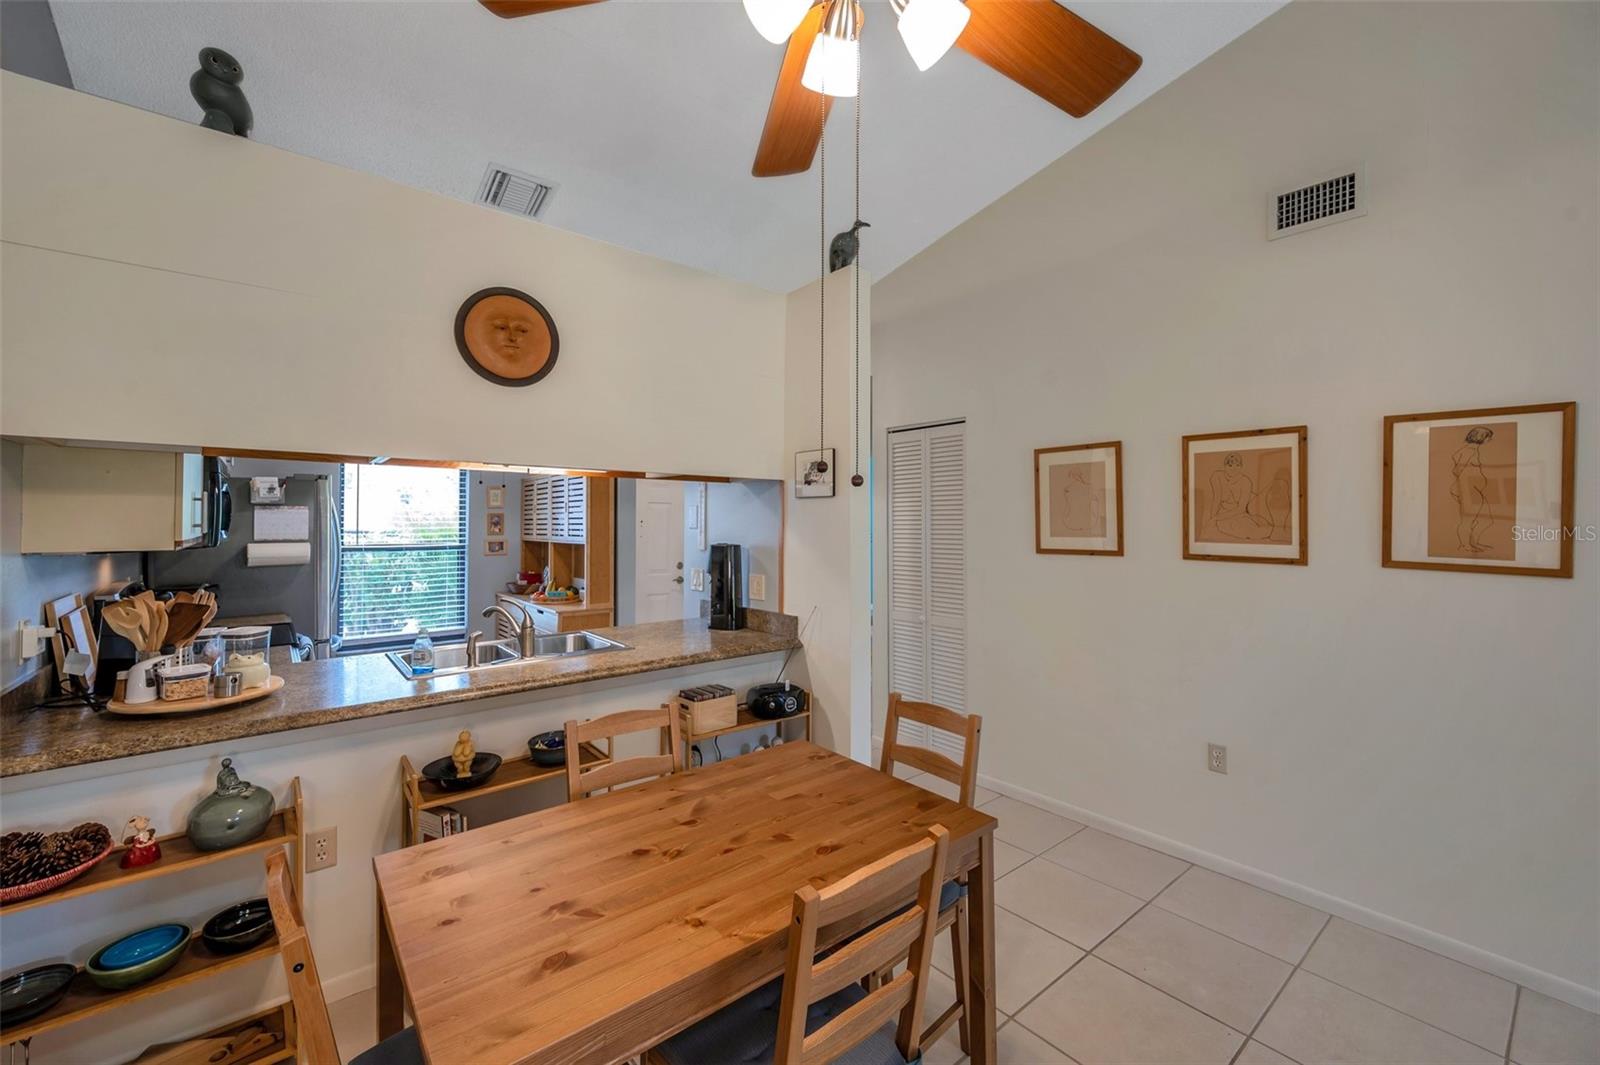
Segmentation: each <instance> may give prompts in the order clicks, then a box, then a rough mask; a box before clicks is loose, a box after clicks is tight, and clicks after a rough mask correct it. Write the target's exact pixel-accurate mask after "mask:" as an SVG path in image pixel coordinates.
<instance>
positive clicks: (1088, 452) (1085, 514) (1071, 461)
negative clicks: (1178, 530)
mask: <svg viewBox="0 0 1600 1065" xmlns="http://www.w3.org/2000/svg"><path fill="white" fill-rule="evenodd" d="M1033 550H1034V552H1035V553H1036V554H1041V555H1120V554H1122V441H1120V440H1111V441H1107V442H1105V443H1101V444H1069V445H1066V446H1063V447H1041V448H1037V449H1035V450H1034V453H1033Z"/></svg>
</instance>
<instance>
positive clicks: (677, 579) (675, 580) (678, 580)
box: [672, 573, 683, 584]
mask: <svg viewBox="0 0 1600 1065" xmlns="http://www.w3.org/2000/svg"><path fill="white" fill-rule="evenodd" d="M672 583H673V584H682V583H683V574H681V573H680V574H678V575H677V576H676V577H674V578H672Z"/></svg>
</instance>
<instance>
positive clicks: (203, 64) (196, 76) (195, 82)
mask: <svg viewBox="0 0 1600 1065" xmlns="http://www.w3.org/2000/svg"><path fill="white" fill-rule="evenodd" d="M243 80H244V68H243V67H241V66H240V65H239V61H238V60H237V59H234V58H233V56H231V55H229V54H228V53H227V52H224V51H223V50H222V49H220V48H202V49H200V69H199V70H197V71H195V72H194V73H193V74H192V75H190V77H189V92H190V93H191V94H192V95H193V96H194V100H195V103H197V104H199V105H200V107H201V109H202V110H203V111H205V115H204V116H203V117H202V118H201V119H200V124H201V125H202V126H204V127H205V128H206V129H214V130H219V131H220V132H222V133H232V134H234V135H235V136H239V137H248V136H249V135H250V127H251V125H252V124H253V123H254V116H253V115H251V114H250V101H248V100H246V99H245V98H244V90H243V89H241V88H239V83H240V82H241V81H243Z"/></svg>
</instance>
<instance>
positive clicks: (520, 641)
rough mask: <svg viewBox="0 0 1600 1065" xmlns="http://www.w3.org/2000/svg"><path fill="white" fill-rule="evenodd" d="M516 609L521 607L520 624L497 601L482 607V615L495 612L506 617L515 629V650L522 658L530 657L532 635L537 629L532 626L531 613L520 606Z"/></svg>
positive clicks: (489, 615) (531, 653)
mask: <svg viewBox="0 0 1600 1065" xmlns="http://www.w3.org/2000/svg"><path fill="white" fill-rule="evenodd" d="M518 609H522V623H521V624H520V625H519V624H518V623H517V619H516V617H515V616H514V615H513V614H512V613H511V611H509V610H507V609H506V608H505V607H503V606H501V605H500V604H499V603H496V604H494V605H493V606H486V607H484V608H483V616H484V617H486V618H489V617H493V616H494V615H496V614H500V615H502V616H503V617H504V618H505V619H506V621H507V622H509V623H510V625H511V627H512V628H513V629H516V630H517V650H518V652H519V653H520V654H521V655H522V657H523V658H532V657H533V637H534V635H535V634H536V631H537V630H535V629H534V627H533V616H532V615H531V614H529V613H528V611H527V610H526V609H523V608H521V607H519V608H518Z"/></svg>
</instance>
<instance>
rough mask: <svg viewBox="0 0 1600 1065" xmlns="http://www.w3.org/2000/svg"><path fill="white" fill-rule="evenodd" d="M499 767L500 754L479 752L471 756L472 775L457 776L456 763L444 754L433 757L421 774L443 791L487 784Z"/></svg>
mask: <svg viewBox="0 0 1600 1065" xmlns="http://www.w3.org/2000/svg"><path fill="white" fill-rule="evenodd" d="M499 768H500V756H499V755H498V754H483V753H482V752H480V753H478V754H475V755H473V756H472V775H471V776H466V777H458V776H456V764H455V763H454V762H452V761H451V760H450V758H449V756H448V755H446V756H445V757H443V758H435V759H434V760H433V761H431V762H429V763H428V764H427V765H425V766H423V767H422V775H423V776H425V777H427V778H428V779H429V780H431V781H433V782H434V783H435V784H437V785H439V786H440V787H441V788H443V789H444V790H445V791H466V790H467V789H468V788H475V787H477V786H478V785H479V784H487V783H488V782H489V778H490V777H492V776H494V774H495V771H496V770H497V769H499Z"/></svg>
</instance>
